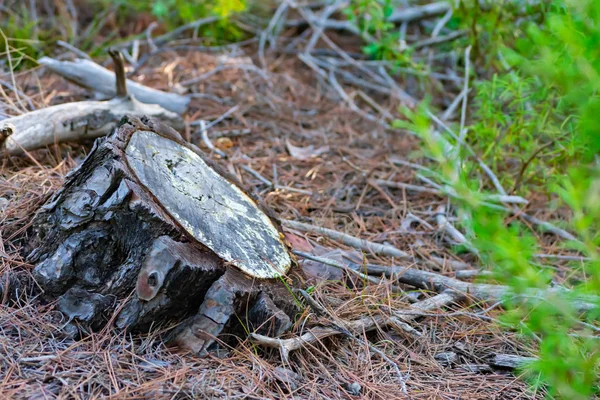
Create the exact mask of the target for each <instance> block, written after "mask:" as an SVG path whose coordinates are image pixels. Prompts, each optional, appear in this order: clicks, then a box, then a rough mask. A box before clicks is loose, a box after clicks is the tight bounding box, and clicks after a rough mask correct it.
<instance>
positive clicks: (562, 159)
mask: <svg viewBox="0 0 600 400" xmlns="http://www.w3.org/2000/svg"><path fill="white" fill-rule="evenodd" d="M498 13H499V14H497V15H501V16H502V20H505V21H508V22H506V24H507V26H505V27H502V29H500V32H502V31H503V30H504V31H506V28H507V27H510V26H511V25H510V24H512V22H511V21H514V19H512V18H508V16H507V14H506V10H498ZM498 20H500V17H498ZM543 21H544V23H542V24H540V23H539V20H538V19H536V18H530V19H529V20H528V21H525V22H523V23H522V27H523V28H524V30H523V31H522V32H519V33H518V35H512V36H511V40H502V41H498V42H496V43H495V44H494V46H496V47H491V48H493V49H495V50H497V51H496V53H495V54H493V55H488V56H489V57H490V59H489V60H486V61H485V63H484V65H487V66H488V67H489V68H492V67H491V66H493V65H495V64H496V63H498V65H502V64H506V63H508V64H509V67H510V68H509V70H506V69H505V68H504V67H502V68H499V69H498V71H497V73H496V74H495V75H491V76H492V77H491V79H490V80H489V81H481V82H477V83H476V84H475V85H474V87H475V90H476V91H477V96H476V101H475V103H474V107H473V111H474V112H472V113H471V118H472V123H471V126H470V127H469V141H468V143H467V145H471V146H472V147H473V148H474V149H475V152H476V153H477V154H478V155H479V156H480V157H481V158H482V159H483V160H484V161H485V162H487V163H488V164H489V165H490V166H492V167H493V168H492V169H493V170H495V171H496V172H497V173H498V175H500V176H501V177H502V183H503V184H504V185H505V186H506V187H508V188H511V187H512V188H516V189H519V188H520V187H522V186H526V187H527V189H528V190H530V191H535V192H538V193H543V194H545V195H546V197H547V198H548V199H550V200H551V201H550V202H549V206H552V207H554V208H556V209H560V210H561V211H562V212H561V214H562V215H565V216H566V218H565V219H564V220H562V221H559V222H558V223H560V224H561V225H563V226H564V227H565V228H567V229H569V230H570V231H571V232H572V233H573V234H574V235H575V237H576V238H577V240H572V241H567V242H563V243H562V244H561V245H562V246H563V247H564V248H570V249H573V250H576V251H578V252H579V253H580V254H581V255H582V256H583V257H584V258H583V259H582V260H581V261H577V262H573V263H572V265H570V269H569V270H568V271H566V273H565V274H564V275H563V276H562V279H561V277H558V279H560V280H562V284H563V285H565V286H567V287H568V288H569V290H568V291H564V292H561V293H556V294H555V295H552V296H548V297H545V298H530V299H528V300H527V301H511V299H506V300H507V301H506V306H507V309H508V311H507V313H506V315H505V316H504V317H503V319H502V321H503V323H504V324H505V325H506V326H508V327H510V328H512V329H514V330H516V331H519V332H520V333H521V334H522V335H523V337H524V338H526V339H527V340H528V341H529V342H530V343H531V344H532V346H534V347H536V348H537V355H538V360H537V361H535V362H533V363H531V364H529V365H527V366H524V373H525V376H526V377H527V378H528V379H529V380H530V381H531V382H532V384H533V385H534V386H543V387H544V388H545V389H546V390H547V393H548V396H549V397H552V398H566V399H588V398H590V397H592V396H595V395H596V396H597V395H599V394H600V389H599V384H600V381H599V378H598V377H599V374H600V341H599V339H598V337H597V336H595V335H597V332H598V331H600V328H598V326H597V319H598V318H599V317H600V301H598V300H597V299H598V298H597V297H592V298H591V299H590V300H589V301H591V302H593V303H594V304H595V306H596V308H595V311H594V312H590V313H589V314H587V315H586V316H582V315H579V314H578V313H577V312H576V311H575V308H574V307H573V302H574V301H575V300H574V299H575V298H584V299H585V298H589V297H587V296H590V295H594V296H597V294H598V293H600V253H599V251H598V246H599V245H600V236H599V233H600V223H599V222H598V221H600V166H599V164H598V162H597V160H596V157H597V154H598V150H600V138H599V137H598V132H599V131H600V120H599V119H598V115H600V100H599V97H598V90H599V89H600V47H598V43H600V3H599V2H597V1H591V0H590V1H575V0H563V1H554V2H552V4H550V5H548V8H547V9H545V13H544V18H543ZM496 22H497V21H496ZM496 22H494V24H492V25H491V26H493V27H498V26H499V25H498V23H496ZM474 23H475V24H478V22H477V21H475V22H474ZM481 23H482V25H483V26H475V28H474V29H473V32H474V33H473V35H480V34H481V32H482V31H485V30H486V29H489V25H488V24H489V23H490V21H489V20H485V19H483V21H482V22H481ZM513 28H514V27H513ZM488 39H489V38H488ZM473 40H479V43H480V48H484V46H483V45H481V43H482V42H483V39H482V38H481V37H479V38H476V39H473ZM488 43H489V42H488ZM486 48H487V49H490V47H486ZM492 58H493V59H494V61H493V62H492V61H491V60H492ZM429 109H430V108H429V106H428V104H427V103H423V104H422V105H421V107H420V108H419V109H418V110H416V111H410V110H405V112H404V114H405V120H403V121H399V122H398V123H397V126H399V127H404V128H407V129H410V130H411V131H413V132H415V133H417V134H418V135H419V136H420V137H421V138H422V140H423V144H424V149H425V152H426V154H427V156H428V157H429V158H430V159H432V160H433V162H434V163H435V164H436V167H435V168H432V170H434V171H435V172H432V173H430V178H432V179H434V180H437V181H438V182H440V183H442V184H444V185H446V186H447V187H450V188H452V189H453V190H454V191H455V192H456V193H457V194H458V198H459V199H458V200H455V201H454V203H453V204H454V206H455V207H456V211H457V214H458V216H459V217H460V224H459V226H460V228H461V229H462V230H463V231H464V232H466V236H467V238H468V240H469V241H470V244H471V246H472V248H474V249H476V253H477V255H478V257H479V258H480V260H481V263H482V264H483V265H484V266H487V267H488V268H489V269H490V270H492V271H493V272H494V279H495V280H496V281H499V282H502V283H504V284H507V285H509V286H510V287H511V289H512V291H513V292H514V293H524V291H525V289H527V288H532V287H538V288H542V287H547V286H548V285H549V284H550V283H551V282H552V280H553V279H554V278H556V276H555V271H554V270H553V269H552V268H548V266H546V265H543V263H541V262H540V260H538V259H537V258H536V257H535V254H536V253H537V252H538V251H539V250H538V249H539V248H540V247H541V246H542V242H541V241H540V237H539V236H538V235H536V234H535V233H534V232H533V231H531V230H530V228H529V227H528V226H526V225H525V224H522V223H520V222H519V220H518V219H515V218H514V216H513V213H512V212H511V211H510V210H506V209H504V210H502V209H498V208H497V207H496V208H494V207H490V206H489V205H488V204H486V203H485V202H484V201H483V199H484V198H485V197H486V196H487V195H490V194H493V193H494V191H493V190H492V189H491V185H487V184H486V185H484V186H483V187H482V185H481V184H480V183H479V182H486V181H487V177H486V176H485V174H484V173H483V172H482V170H481V169H480V168H479V163H478V161H477V160H476V159H474V158H473V157H472V156H470V153H469V152H467V151H465V149H464V147H465V146H464V145H463V146H462V147H461V146H460V145H459V144H458V143H457V142H456V141H453V140H452V138H448V139H446V140H447V142H450V143H451V144H452V145H454V150H453V151H450V152H447V151H445V150H444V144H445V143H444V142H445V141H446V140H442V139H441V137H440V136H438V135H434V134H433V133H432V132H433V129H432V125H431V124H432V121H431V120H430V119H429V114H428V112H427V110H429ZM459 148H460V149H459ZM513 159H514V160H515V161H516V162H515V163H514V165H511V163H510V160H513ZM507 160H508V162H507ZM486 188H487V189H486Z"/></svg>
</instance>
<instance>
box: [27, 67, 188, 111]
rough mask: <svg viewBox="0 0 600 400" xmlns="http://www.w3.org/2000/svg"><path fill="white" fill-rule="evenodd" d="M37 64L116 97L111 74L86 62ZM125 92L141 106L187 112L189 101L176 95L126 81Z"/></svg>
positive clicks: (77, 83)
mask: <svg viewBox="0 0 600 400" xmlns="http://www.w3.org/2000/svg"><path fill="white" fill-rule="evenodd" d="M38 62H39V63H40V64H41V65H43V66H45V67H47V68H48V69H50V70H51V71H52V72H54V73H56V74H58V75H60V76H62V77H64V78H65V79H67V80H69V81H71V82H73V83H75V84H76V85H79V86H82V87H84V88H87V89H90V90H93V91H95V92H98V93H101V94H103V95H105V96H106V97H107V98H112V97H115V96H116V95H117V91H116V85H115V82H116V78H115V73H114V72H112V71H109V70H108V69H106V68H104V67H103V66H101V65H98V64H96V63H95V62H93V61H90V60H84V59H80V58H78V59H75V61H58V60H55V59H53V58H50V57H42V58H40V59H39V60H38ZM127 89H128V91H129V93H131V94H133V96H134V97H135V98H136V99H138V100H139V101H140V102H142V103H146V104H158V105H160V106H161V107H162V108H164V109H165V110H169V111H172V112H174V113H177V114H182V113H183V112H185V110H186V109H187V106H188V104H189V102H190V98H189V97H186V96H182V95H179V94H176V93H167V92H163V91H161V90H157V89H153V88H150V87H147V86H144V85H141V84H139V83H136V82H133V81H131V80H129V79H128V80H127Z"/></svg>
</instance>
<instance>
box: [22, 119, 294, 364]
mask: <svg viewBox="0 0 600 400" xmlns="http://www.w3.org/2000/svg"><path fill="white" fill-rule="evenodd" d="M136 131H150V132H155V133H157V134H159V135H161V137H163V138H167V139H169V140H172V141H174V143H176V144H177V145H179V146H183V147H187V148H188V149H191V150H193V151H194V152H195V153H196V154H199V155H200V156H202V155H201V153H200V152H199V150H197V149H195V148H192V147H190V146H189V145H187V144H185V143H183V141H182V139H181V137H180V136H179V134H177V132H175V131H173V130H171V129H169V128H168V127H165V126H163V125H160V124H158V123H156V122H154V121H151V120H143V121H140V120H138V119H135V118H124V119H123V120H122V121H121V123H120V124H119V127H118V128H117V130H116V131H115V133H114V134H112V135H111V136H110V137H108V138H107V139H99V140H98V141H97V142H96V144H95V146H94V148H93V149H92V151H91V153H90V154H89V156H88V157H87V158H86V160H85V161H84V162H83V164H82V165H81V166H80V167H78V168H77V169H76V170H74V171H72V172H71V173H70V174H69V175H68V176H67V178H66V182H65V184H64V185H63V187H62V189H61V190H60V191H59V192H57V193H56V194H55V195H54V196H53V198H52V199H50V200H49V202H48V203H47V204H46V205H45V206H44V207H43V209H42V210H41V211H40V212H39V214H38V215H37V217H36V219H35V223H34V227H35V228H34V230H35V233H36V235H35V238H34V240H33V242H32V243H31V245H32V248H34V250H33V251H32V252H31V254H30V256H29V261H30V262H32V263H33V264H35V269H34V277H35V279H36V280H37V282H38V284H39V285H40V287H41V288H42V289H43V290H44V292H45V295H46V297H49V298H58V300H59V301H58V308H59V310H60V311H62V312H63V313H64V314H65V315H66V316H67V317H68V318H69V319H70V320H73V319H75V320H77V321H78V323H80V324H82V325H83V326H84V327H86V328H89V329H98V328H100V327H102V326H104V325H105V324H106V322H107V321H108V320H109V319H110V318H111V316H112V315H113V314H114V313H115V311H116V310H117V308H116V307H117V305H119V304H122V302H123V301H124V302H125V304H124V305H123V306H122V308H121V309H120V311H119V313H118V315H117V317H116V319H115V324H116V326H117V327H118V328H121V329H129V330H147V329H149V328H150V327H151V326H157V325H160V324H165V323H171V322H177V321H184V322H183V323H182V324H180V325H179V326H178V328H177V329H176V330H175V331H173V332H172V334H171V338H172V339H173V341H174V342H175V343H177V344H179V345H181V346H183V347H185V348H188V349H192V350H194V351H196V352H198V353H204V352H205V351H206V350H207V349H208V348H209V347H210V345H211V344H212V343H213V342H214V340H213V339H214V337H215V336H219V335H221V336H222V337H223V338H224V337H232V336H235V335H240V334H243V332H244V331H245V329H250V330H251V331H256V332H260V333H261V334H265V333H266V334H270V335H279V334H281V333H283V332H284V331H286V330H287V329H289V327H290V326H291V322H290V317H293V314H294V313H295V312H296V311H297V310H296V302H295V299H294V296H293V294H292V292H291V290H290V289H289V287H294V286H296V285H298V284H300V282H301V281H302V277H301V274H300V273H299V270H298V269H297V268H296V267H295V265H294V266H292V268H291V270H290V271H288V273H287V274H286V275H285V276H282V277H279V278H275V279H260V278H256V277H252V276H250V275H247V274H245V273H243V272H242V271H241V270H240V269H238V268H236V267H235V266H233V265H232V264H235V263H236V262H237V260H236V261H234V262H233V263H231V262H229V263H226V262H224V260H223V259H222V258H220V257H219V256H218V255H217V253H220V250H221V249H216V252H215V251H213V250H211V249H210V248H209V247H207V246H205V245H203V244H202V243H200V241H198V240H196V238H195V237H194V236H192V235H191V234H190V232H189V231H190V230H189V229H187V228H186V229H184V228H183V226H185V221H184V222H183V223H182V220H181V219H182V218H187V214H186V215H184V217H181V215H179V216H178V217H179V218H176V217H174V216H173V213H171V212H170V211H169V210H168V209H167V208H165V207H164V205H163V204H162V203H160V201H159V199H158V197H160V198H165V197H164V196H165V195H169V193H161V194H160V196H157V195H156V189H155V190H154V192H155V193H152V192H151V191H150V190H148V189H147V188H146V187H145V186H143V185H142V183H141V181H140V180H139V179H138V177H137V175H136V174H135V173H134V172H133V170H132V169H131V168H130V166H129V164H128V163H127V158H126V155H125V150H126V148H127V145H128V143H129V139H130V138H131V136H132V135H133V134H134V133H135V132H136ZM203 159H204V160H205V161H206V162H207V164H208V165H210V166H212V167H214V165H213V163H211V162H209V161H208V160H206V159H205V158H204V157H203ZM214 169H216V170H219V169H218V168H216V167H214ZM219 172H220V170H219ZM223 175H226V174H223ZM226 179H227V181H228V182H229V183H230V184H232V185H236V186H239V184H238V183H237V182H235V181H234V180H233V179H232V178H231V177H229V176H227V177H226ZM161 190H162V189H161ZM164 190H167V191H168V190H173V189H172V188H171V186H169V185H165V186H164ZM218 194H219V193H206V195H207V196H212V195H218ZM173 195H175V194H173ZM178 195H179V196H181V194H180V193H179V194H178ZM256 207H257V210H263V211H265V210H264V208H263V207H262V206H260V205H256ZM184 209H186V210H187V209H193V207H187V206H186V207H184ZM171 211H172V210H171ZM252 212H256V210H253V211H252ZM258 212H259V213H260V211H258ZM252 215H254V214H252ZM261 215H262V213H261ZM267 215H268V213H267ZM196 217H197V215H196ZM236 219H237V220H239V221H240V222H239V223H240V224H241V225H240V226H239V227H237V230H238V231H241V230H245V231H246V233H247V232H248V231H249V230H252V228H253V227H252V226H249V222H248V221H246V220H244V218H243V216H242V217H236ZM228 224H231V221H228ZM223 225H224V226H225V225H227V224H223ZM228 226H229V225H228ZM263 228H264V227H261V226H259V224H257V231H256V232H257V234H256V238H257V240H259V241H260V240H262V241H263V242H264V243H266V242H268V241H269V240H263V239H264V237H263V236H261V233H260V232H261V229H263ZM235 230H236V229H233V230H232V229H231V228H230V229H228V230H223V231H222V232H221V233H222V234H228V235H231V236H230V237H229V238H227V239H228V240H229V241H231V243H236V244H237V243H238V242H239V241H240V237H236V232H235ZM238 235H239V233H238ZM242 238H243V240H248V238H249V236H248V235H243V236H242ZM261 238H262V239H261ZM219 239H223V238H222V237H221V238H219ZM208 242H210V241H208ZM215 242H217V243H220V242H219V241H218V240H216V241H215ZM205 244H206V243H205ZM208 246H210V243H209V244H208ZM256 246H257V245H256V243H248V244H247V246H245V247H244V248H252V249H255V247H256ZM282 249H284V251H285V252H286V254H285V256H286V257H289V254H288V253H287V248H285V247H282ZM263 250H264V249H263ZM267 253H268V252H267ZM267 253H265V254H266V255H264V254H263V255H262V256H261V257H263V256H264V257H270V258H271V259H275V258H277V257H280V258H281V254H280V255H272V254H267ZM267 261H268V260H267ZM245 265H246V266H248V268H250V270H251V268H252V265H253V264H251V263H247V264H245ZM243 325H245V326H243ZM225 334H227V335H225Z"/></svg>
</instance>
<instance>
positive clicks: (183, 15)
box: [102, 0, 248, 41]
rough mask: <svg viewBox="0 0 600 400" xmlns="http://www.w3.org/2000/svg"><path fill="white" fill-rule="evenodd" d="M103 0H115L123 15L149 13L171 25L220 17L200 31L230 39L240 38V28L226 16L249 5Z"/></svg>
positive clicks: (236, 0)
mask: <svg viewBox="0 0 600 400" xmlns="http://www.w3.org/2000/svg"><path fill="white" fill-rule="evenodd" d="M102 1H103V2H105V3H109V4H116V5H118V6H119V7H120V9H121V10H122V12H123V13H124V14H125V15H131V13H139V12H148V13H152V14H153V15H154V16H155V17H157V18H158V19H159V20H160V21H162V22H163V23H165V24H166V26H167V27H168V28H169V29H173V28H175V27H177V26H180V25H182V24H186V23H189V22H193V21H195V20H197V19H200V18H205V17H210V16H215V17H219V20H218V21H217V22H216V23H213V24H208V25H204V26H202V27H201V28H200V32H199V34H200V35H201V36H204V37H209V38H212V39H215V40H217V41H232V40H238V39H240V37H241V35H242V32H241V31H240V30H239V28H237V27H236V26H235V25H233V24H231V23H229V20H228V19H229V17H231V16H232V15H234V14H237V13H241V12H243V11H245V10H246V9H247V7H248V4H247V2H246V0H217V1H208V0H191V1H189V0H152V1H148V2H131V1H127V0H102Z"/></svg>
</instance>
